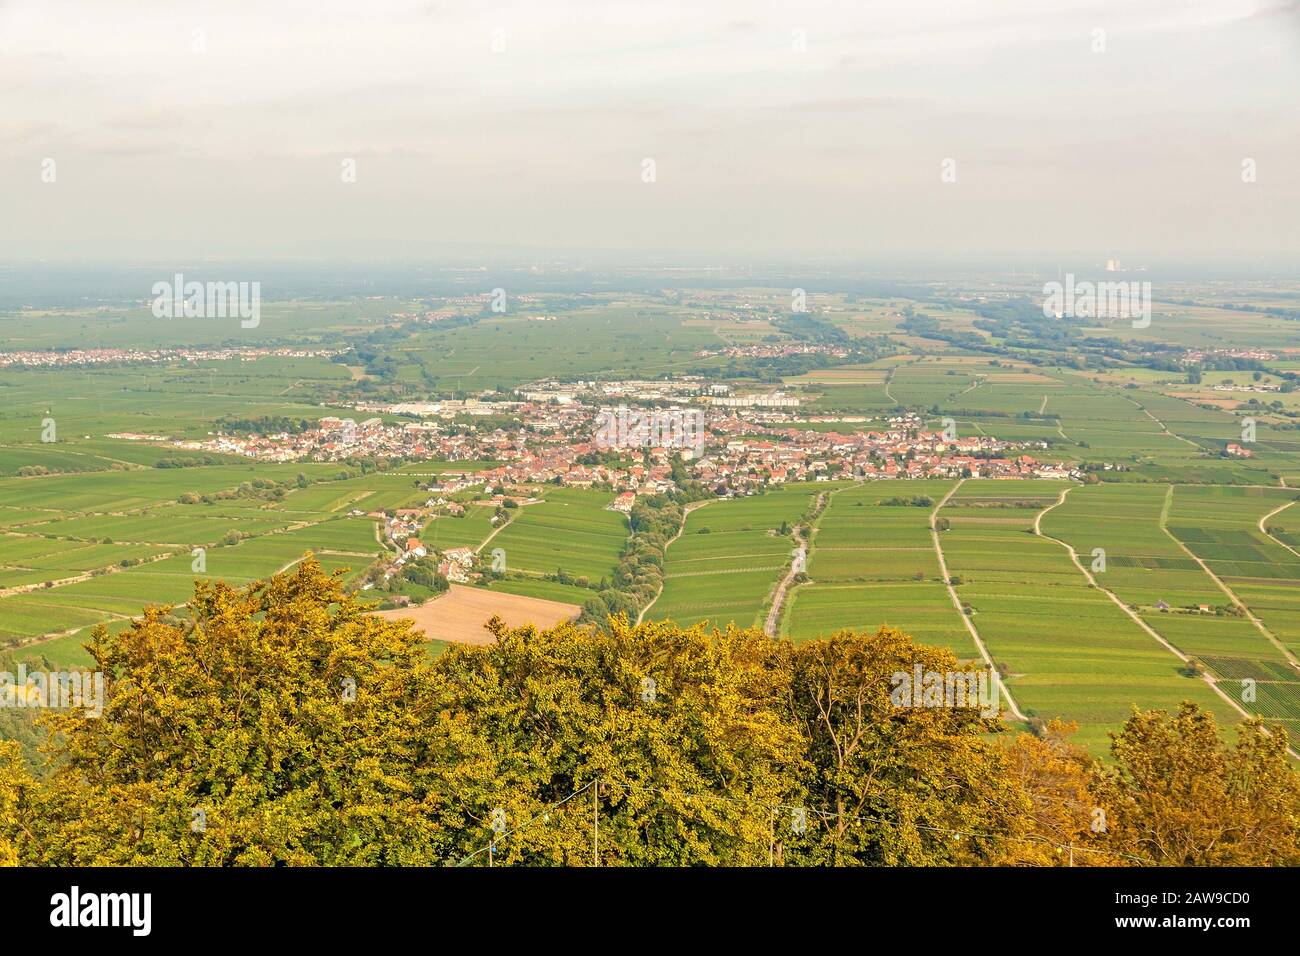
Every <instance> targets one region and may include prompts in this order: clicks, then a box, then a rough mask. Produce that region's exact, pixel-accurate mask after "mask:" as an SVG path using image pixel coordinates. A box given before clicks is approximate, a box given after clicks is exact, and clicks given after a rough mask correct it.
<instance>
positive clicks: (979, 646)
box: [930, 478, 1029, 722]
mask: <svg viewBox="0 0 1300 956" xmlns="http://www.w3.org/2000/svg"><path fill="white" fill-rule="evenodd" d="M965 483H966V479H965V478H962V479H960V480H958V482H957V484H955V485H953V486H952V487H951V488H950V489H948V493H947V494H946V495H944V496H943V500H942V501H940V502H939V503H938V504H937V505H935V506H934V511H932V512H930V537H931V538H933V539H934V553H935V554H936V555H937V556H938V558H939V573H940V574H942V575H943V586H944V587H946V588H947V589H948V597H949V598H951V599H952V606H953V607H954V608H956V609H957V616H958V617H960V618H961V621H962V623H963V624H965V625H966V630H967V631H969V632H970V636H971V640H973V641H974V642H975V648H976V650H978V651H979V652H980V657H982V658H983V659H984V663H985V664H987V665H988V668H989V670H991V671H995V672H996V671H997V665H996V664H994V663H993V658H992V657H991V656H990V655H989V649H988V648H987V647H985V646H984V641H983V639H982V638H981V637H980V632H979V631H977V630H976V629H975V624H974V623H973V622H972V621H971V619H970V615H969V614H967V613H966V612H965V611H963V610H962V609H961V598H959V597H957V589H956V588H954V587H953V586H952V578H951V577H950V576H949V574H948V562H947V561H945V560H944V559H943V546H942V545H941V544H939V532H938V529H936V528H935V526H934V523H935V522H936V521H937V520H939V512H940V511H942V510H943V506H944V505H946V504H947V503H948V499H950V498H951V497H952V496H953V495H955V494H956V493H957V489H958V488H960V487H961V486H962V485H963V484H965ZM998 684H999V685H1000V686H1001V687H1002V693H1003V694H1004V695H1005V696H1006V698H1007V706H1008V707H1009V708H1010V709H1011V713H1012V715H1013V716H1014V717H1015V718H1016V720H1023V721H1026V722H1028V720H1029V718H1028V717H1026V716H1025V715H1024V714H1023V713H1021V711H1020V705H1019V704H1017V703H1016V699H1015V698H1014V697H1012V696H1011V688H1010V687H1008V686H1007V684H1006V681H998Z"/></svg>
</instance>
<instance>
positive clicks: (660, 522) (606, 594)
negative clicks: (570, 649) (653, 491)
mask: <svg viewBox="0 0 1300 956" xmlns="http://www.w3.org/2000/svg"><path fill="white" fill-rule="evenodd" d="M684 520H685V515H684V513H683V508H682V505H681V504H680V503H679V502H678V501H677V500H676V499H675V498H674V497H671V496H668V495H654V496H652V497H650V498H642V499H640V500H639V501H637V502H636V504H634V505H633V506H632V511H631V513H630V514H629V515H628V528H629V529H630V534H629V535H628V539H627V541H626V542H624V544H623V550H622V551H621V552H619V557H618V568H617V569H616V570H615V572H614V580H613V582H612V584H611V585H610V586H608V587H606V588H603V589H602V590H600V591H599V592H598V593H597V594H596V596H595V597H591V598H588V599H587V600H586V601H584V602H583V604H582V614H581V615H580V617H579V621H581V622H582V623H584V624H598V623H602V622H604V620H605V619H606V618H607V617H608V616H609V615H611V614H615V615H617V614H625V615H627V617H629V618H636V617H637V615H638V614H640V613H641V609H642V608H644V607H645V606H646V605H648V604H649V603H650V602H651V601H653V600H654V599H655V596H656V595H657V594H658V593H659V591H660V589H661V588H662V587H663V583H664V557H665V554H666V553H667V549H668V542H669V541H671V540H672V539H673V536H674V535H676V534H677V532H678V531H679V530H680V529H681V527H682V522H683V521H684Z"/></svg>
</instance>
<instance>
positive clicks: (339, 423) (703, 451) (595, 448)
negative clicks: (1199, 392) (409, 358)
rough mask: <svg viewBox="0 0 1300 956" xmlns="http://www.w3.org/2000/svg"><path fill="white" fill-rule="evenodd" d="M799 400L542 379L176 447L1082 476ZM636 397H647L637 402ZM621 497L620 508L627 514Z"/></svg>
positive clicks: (273, 455)
mask: <svg viewBox="0 0 1300 956" xmlns="http://www.w3.org/2000/svg"><path fill="white" fill-rule="evenodd" d="M612 400H618V404H617V405H614V404H611V401H612ZM799 401H800V400H799V398H798V397H795V396H792V395H788V394H786V393H784V392H780V391H775V392H770V393H760V394H757V395H737V394H734V393H733V392H731V390H730V389H729V388H728V387H727V386H717V385H709V384H707V383H705V382H703V381H702V380H698V379H687V380H685V381H681V382H638V381H631V382H610V383H600V384H597V383H585V382H578V383H570V384H568V385H567V386H561V385H560V384H559V383H555V382H542V383H537V384H535V385H532V386H526V387H523V388H521V389H520V390H519V391H518V393H516V395H515V396H514V397H511V398H508V399H506V398H501V397H499V396H497V395H496V394H495V393H488V394H486V395H484V396H482V397H480V398H478V399H458V400H445V401H428V402H405V403H392V404H383V403H368V404H365V405H358V406H357V408H358V411H364V412H371V413H377V414H371V415H370V417H367V418H363V419H361V420H360V421H356V420H354V419H353V418H340V417H337V416H326V417H324V418H321V419H320V420H319V421H318V422H317V423H316V427H314V428H308V429H305V430H303V431H299V432H293V433H290V432H281V433H275V434H225V433H216V434H212V435H210V437H208V438H206V439H202V440H187V441H176V442H172V444H173V445H175V446H176V447H178V448H183V449H186V450H191V451H199V452H210V453H222V454H234V455H241V456H244V457H249V458H255V459H258V460H264V461H278V462H284V461H299V460H311V461H347V460H356V459H362V458H373V459H402V460H412V461H419V460H440V461H451V462H455V461H466V462H470V461H472V462H475V463H488V467H486V468H478V469H477V470H475V471H474V475H475V478H476V480H477V481H478V482H479V483H482V484H488V485H503V486H509V485H521V484H540V483H550V484H556V485H561V486H567V487H577V488H601V489H605V490H609V491H611V492H613V493H616V494H624V493H628V494H631V495H633V496H634V497H635V496H641V495H652V494H658V493H663V492H667V491H670V490H672V488H673V487H674V484H675V481H674V470H673V465H674V461H675V460H680V463H681V467H682V468H683V469H684V471H683V472H681V473H679V474H684V475H685V477H686V478H687V479H692V480H695V481H698V482H700V483H701V484H702V485H704V486H705V487H706V488H707V489H708V490H709V491H710V492H712V493H713V494H715V495H717V496H720V497H726V496H734V495H741V494H750V493H753V492H755V491H757V490H758V489H759V488H761V487H763V486H767V485H780V484H784V483H786V482H796V481H832V480H869V479H908V478H957V477H974V478H1005V479H1016V478H1071V477H1073V478H1079V477H1080V473H1079V472H1077V471H1076V470H1074V469H1073V468H1071V467H1069V466H1067V465H1066V464H1063V463H1061V462H1059V461H1057V462H1052V461H1043V460H1040V458H1039V457H1037V456H1036V455H1035V454H1034V453H1035V452H1037V453H1041V452H1043V451H1047V450H1048V448H1049V446H1048V445H1047V443H1046V442H1042V441H1037V442H1007V441H1002V440H1000V439H998V438H996V437H994V436H990V435H984V434H980V435H968V436H957V435H956V434H955V426H954V427H953V428H950V429H949V430H947V431H942V432H941V431H934V430H931V429H930V428H928V427H927V425H926V422H925V420H924V419H923V418H921V417H920V416H919V415H916V414H915V413H898V414H894V415H890V416H888V417H885V418H883V419H880V420H879V422H878V423H877V422H872V424H875V425H876V427H874V428H871V429H870V430H865V431H864V430H846V431H844V432H840V431H833V430H817V429H810V428H808V427H806V424H807V419H801V418H800V417H799V415H798V406H799ZM634 402H641V403H643V404H631V405H629V403H634ZM644 403H654V404H644ZM663 403H671V404H667V405H665V404H663ZM629 409H630V412H629ZM616 414H617V415H618V416H621V417H620V420H627V419H628V418H629V414H630V417H631V420H638V421H641V422H642V423H643V427H642V428H641V429H640V430H637V429H633V430H631V431H630V432H629V431H627V430H623V431H621V432H619V433H618V434H613V433H607V432H608V429H606V428H603V427H602V423H608V422H609V421H610V420H612V419H613V417H614V416H615V415H616ZM403 418H412V419H418V420H410V421H402V420H400V419H403ZM394 419H397V420H394ZM484 419H489V420H484ZM656 419H671V420H672V421H674V422H675V423H676V424H677V425H678V426H681V425H682V424H683V423H686V424H689V421H688V420H689V419H695V420H698V423H699V425H698V427H696V428H692V429H688V430H687V431H689V432H690V434H689V435H688V434H687V433H686V431H682V429H681V428H680V427H679V428H678V429H677V430H676V431H674V430H672V429H668V428H665V429H663V430H662V431H660V430H658V429H656V428H654V427H649V428H647V427H644V425H645V423H647V422H649V423H650V424H651V425H653V424H654V421H655V420H656ZM801 426H802V427H801ZM149 437H150V438H151V439H157V438H158V437H159V436H149ZM622 502H623V499H618V506H619V507H620V508H624V509H630V504H623V503H622Z"/></svg>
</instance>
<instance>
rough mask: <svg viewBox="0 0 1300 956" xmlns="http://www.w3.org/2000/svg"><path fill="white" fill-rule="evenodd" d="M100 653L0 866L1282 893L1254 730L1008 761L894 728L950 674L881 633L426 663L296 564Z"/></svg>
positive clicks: (544, 635)
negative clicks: (1109, 878)
mask: <svg viewBox="0 0 1300 956" xmlns="http://www.w3.org/2000/svg"><path fill="white" fill-rule="evenodd" d="M191 608H192V620H190V621H188V622H185V623H181V622H178V621H176V620H174V619H172V618H169V617H168V616H167V615H166V614H165V612H164V611H163V610H162V609H151V610H149V611H147V612H146V613H145V615H144V617H143V618H142V619H140V620H138V621H137V622H136V623H135V624H134V625H133V626H132V627H130V628H128V629H126V630H123V631H121V632H119V633H117V634H114V635H110V634H108V633H107V632H106V631H105V630H104V629H102V628H101V629H100V630H99V631H98V632H97V633H96V634H95V636H94V639H93V641H92V643H91V645H90V649H91V652H92V654H93V655H94V657H95V660H96V662H97V666H98V668H99V669H100V670H102V671H103V672H104V674H105V678H106V683H107V694H106V696H107V700H106V703H105V706H104V710H103V715H102V717H101V718H99V719H92V718H87V717H86V716H84V715H82V714H80V713H79V712H59V714H58V715H57V716H54V717H51V718H46V719H47V720H50V721H51V723H52V727H51V728H50V729H51V730H52V731H53V733H52V734H51V736H50V738H49V748H50V749H49V760H50V763H49V765H48V768H47V771H46V773H45V774H44V775H43V776H40V777H35V778H34V777H33V776H31V775H29V774H28V772H27V770H26V769H25V768H24V766H23V762H22V760H21V759H19V757H18V754H17V752H16V751H17V745H16V744H9V745H5V749H4V750H3V755H2V758H0V861H2V862H9V863H25V864H47V865H69V864H103V865H117V864H162V865H170V864H179V865H232V864H255V865H272V864H288V865H308V864H325V865H343V864H357V865H372V864H387V865H419V864H451V863H458V862H469V863H475V862H485V861H486V854H485V852H484V851H485V850H486V848H487V847H488V846H489V845H492V846H493V847H494V851H493V852H494V856H495V860H496V862H498V863H517V864H534V865H566V864H573V865H578V864H588V863H590V862H592V861H593V857H594V856H595V855H596V849H595V847H594V845H593V840H592V829H593V820H595V821H598V823H599V829H600V839H599V850H598V859H599V862H600V863H602V864H610V865H613V864H625V865H685V864H725V865H751V864H753V865H767V864H768V863H769V862H771V863H776V864H787V865H791V864H825V865H854V864H908V865H963V864H1027V865H1063V864H1065V863H1066V862H1068V861H1069V860H1070V858H1071V856H1072V857H1073V861H1074V863H1075V864H1076V865H1080V864H1087V863H1097V864H1101V863H1116V864H1124V863H1134V864H1138V863H1153V864H1295V863H1298V862H1300V829H1298V826H1300V824H1298V820H1300V814H1298V813H1297V810H1298V809H1300V788H1298V785H1297V777H1296V775H1295V774H1294V772H1293V771H1292V770H1291V768H1290V767H1289V766H1288V764H1287V757H1286V752H1285V739H1284V736H1283V735H1282V734H1281V733H1272V734H1270V733H1268V732H1266V731H1265V729H1264V728H1263V727H1261V726H1260V725H1259V724H1258V723H1246V724H1243V725H1242V726H1241V727H1239V728H1238V732H1237V741H1236V743H1235V744H1234V745H1231V746H1228V745H1225V744H1224V743H1222V742H1221V740H1220V735H1219V732H1218V728H1216V726H1215V722H1214V719H1213V718H1212V717H1211V716H1210V715H1208V714H1206V713H1204V712H1202V711H1200V710H1198V709H1197V708H1195V707H1194V706H1192V705H1185V706H1184V707H1183V708H1182V709H1181V710H1180V711H1179V712H1178V713H1176V714H1168V713H1163V712H1150V713H1135V714H1134V715H1133V717H1132V718H1131V719H1130V720H1129V721H1128V722H1127V724H1126V725H1125V726H1124V728H1123V730H1122V731H1121V732H1120V733H1119V734H1118V735H1117V736H1116V738H1115V741H1114V745H1113V757H1114V760H1113V763H1111V764H1109V765H1102V764H1099V763H1097V762H1095V761H1093V760H1091V759H1090V758H1089V757H1087V756H1086V755H1085V754H1084V753H1082V752H1081V751H1079V750H1077V749H1076V748H1074V747H1072V746H1071V745H1070V744H1069V743H1068V740H1067V736H1066V733H1067V730H1068V728H1066V727H1063V726H1061V725H1052V726H1050V727H1047V728H1046V729H1045V730H1044V732H1043V734H1042V735H1041V736H1033V735H1029V734H1021V735H1019V736H1015V737H1014V738H1011V739H1009V740H1007V741H1006V742H1000V740H999V737H1008V736H1009V735H999V734H998V733H997V731H998V730H999V726H1000V725H999V723H998V722H997V721H996V720H992V719H987V718H985V717H982V716H980V714H979V713H978V712H977V711H976V710H973V709H965V708H954V707H898V706H894V704H893V703H892V702H891V700H890V693H891V690H892V687H893V681H892V675H894V674H895V673H897V672H899V671H904V672H911V671H912V668H913V667H914V666H915V665H920V666H921V667H922V669H923V670H927V671H939V672H947V671H955V670H959V668H958V664H957V661H956V660H955V659H954V658H953V656H952V655H951V654H950V653H948V652H947V651H944V650H938V649H934V648H929V647H925V646H921V645H917V644H914V643H913V642H912V641H911V639H910V638H908V637H907V636H906V635H904V634H901V633H899V632H898V631H896V630H892V629H888V628H886V629H882V630H881V631H879V632H878V633H875V634H869V635H867V634H852V633H847V632H846V633H842V634H840V635H837V636H835V637H833V638H831V639H828V640H819V641H809V642H806V643H803V644H800V645H797V646H796V645H793V644H791V643H789V642H787V641H780V640H773V639H771V638H768V637H766V636H765V635H764V634H762V633H761V632H760V631H758V630H755V629H737V628H734V627H733V628H730V629H728V630H727V631H725V632H716V631H707V630H705V629H703V628H702V627H694V628H691V629H687V630H682V629H680V628H678V627H676V626H674V625H672V624H670V623H653V624H645V625H641V626H636V627H633V626H630V625H628V623H627V622H626V621H625V620H622V619H614V620H611V621H609V622H607V623H606V625H605V626H602V627H585V626H578V625H574V624H563V625H560V626H558V627H555V628H553V629H550V630H537V629H534V628H532V627H527V628H521V629H514V630H511V629H508V628H506V627H505V626H504V625H502V624H501V623H500V621H494V622H493V624H492V629H493V632H494V634H495V636H496V640H495V642H494V643H493V644H492V645H490V646H487V647H482V648H468V647H456V648H452V649H450V650H448V651H447V652H446V653H444V654H443V655H441V656H440V657H439V658H437V659H436V660H432V661H431V660H429V659H428V657H427V655H426V654H425V652H424V650H423V648H422V646H421V643H420V641H421V638H422V635H420V634H418V633H414V632H412V631H411V630H410V628H409V625H408V624H406V623H405V622H390V621H385V620H382V619H379V618H376V617H374V616H373V615H370V614H367V613H366V612H365V608H364V606H362V605H360V604H359V603H357V602H356V601H355V600H354V599H352V598H351V597H349V596H348V595H346V594H344V593H343V590H342V588H341V587H340V586H339V582H338V580H337V579H335V578H331V577H328V576H325V575H324V574H322V573H321V572H320V570H319V568H318V566H316V565H315V564H314V563H313V562H312V561H310V560H308V561H304V562H303V563H302V564H300V565H299V566H298V567H297V568H296V569H295V570H294V571H293V572H291V573H289V574H286V575H282V576H277V577H275V578H273V579H271V580H269V581H266V582H261V583H258V584H255V585H252V586H249V587H247V588H243V589H232V588H230V587H228V586H226V585H224V584H221V583H216V584H208V583H202V582H200V583H199V584H198V585H197V586H196V590H195V595H194V601H193V603H192V605H191Z"/></svg>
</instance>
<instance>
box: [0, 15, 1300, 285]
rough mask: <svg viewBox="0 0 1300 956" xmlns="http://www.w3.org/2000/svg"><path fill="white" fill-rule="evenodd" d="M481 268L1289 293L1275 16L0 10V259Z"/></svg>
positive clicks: (1289, 168) (1289, 181)
mask: <svg viewBox="0 0 1300 956" xmlns="http://www.w3.org/2000/svg"><path fill="white" fill-rule="evenodd" d="M1099 31H1101V32H1099ZM801 39H802V40H803V41H804V42H803V43H801V42H800V41H801ZM1099 46H1102V47H1104V50H1103V51H1101V52H1098V50H1097V48H1098V47H1099ZM347 159H352V160H355V164H356V182H353V183H345V182H343V181H342V180H343V176H342V172H343V162H344V160H347ZM645 159H653V160H654V163H655V175H656V181H655V182H653V183H647V182H643V160H645ZM945 159H952V160H954V161H955V174H956V181H955V182H944V181H943V177H942V173H943V170H944V166H943V163H944V160H945ZM1247 159H1250V160H1253V161H1254V163H1255V168H1256V178H1257V181H1255V182H1253V183H1245V182H1243V181H1242V164H1243V161H1244V160H1247ZM47 160H53V161H54V167H53V169H54V176H55V178H54V182H44V181H42V173H43V170H48V169H49V166H48V164H47V163H46V161H47ZM47 178H48V174H47ZM425 243H428V244H441V245H431V246H427V247H426V246H423V245H417V244H425ZM483 244H500V245H502V246H508V247H525V248H530V249H536V250H538V254H539V255H543V254H544V255H551V256H560V255H564V254H565V253H566V252H567V251H570V250H589V249H601V250H610V251H613V252H626V253H627V254H628V256H627V258H628V260H629V261H636V259H637V257H638V256H641V255H656V256H668V257H670V258H672V257H679V258H680V259H681V260H683V261H688V262H691V263H700V262H719V263H721V262H743V261H746V260H762V259H772V258H796V259H797V258H815V257H829V258H833V259H837V260H845V261H861V262H862V263H863V264H870V263H872V262H876V261H890V260H902V259H909V258H910V259H927V260H936V261H937V260H947V259H952V260H960V261H987V260H989V259H998V260H1002V259H1005V260H1006V261H1007V262H1008V263H1013V262H1014V263H1020V264H1021V265H1023V266H1031V265H1037V266H1051V265H1055V264H1057V263H1059V262H1060V261H1061V260H1062V258H1063V257H1064V258H1066V259H1067V260H1069V261H1071V262H1074V261H1076V260H1077V261H1079V262H1085V261H1086V262H1098V261H1101V260H1103V259H1105V258H1107V257H1112V256H1114V257H1119V258H1121V259H1124V260H1126V261H1129V262H1135V263H1136V262H1143V263H1145V262H1151V263H1157V262H1170V261H1177V260H1184V261H1187V260H1192V261H1199V262H1220V261H1221V262H1224V263H1228V262H1239V261H1242V260H1248V261H1250V260H1253V261H1257V262H1269V263H1291V264H1293V265H1294V264H1296V263H1298V262H1300V0H1050V2H1049V0H889V2H879V0H875V2H872V0H860V2H830V3H822V2H809V0H799V2H767V0H715V2H708V0H693V2H674V0H654V2H635V3H634V2H619V0H568V2H560V0H531V2H520V3H500V4H498V3H475V2H472V0H446V2H416V0H355V2H342V0H310V2H307V0H213V2H192V0H82V2H80V3H75V2H64V0H0V256H4V257H6V258H12V257H28V256H86V255H89V256H108V257H112V256H119V255H121V256H128V255H148V256H157V255H169V254H178V255H179V254H185V255H191V254H210V255H234V256H295V255H318V254H322V253H325V254H340V255H346V256H349V257H357V258H369V257H371V256H393V255H401V254H404V253H408V252H409V253H412V254H414V253H417V252H420V251H421V250H424V249H435V250H436V249H446V250H457V249H460V248H462V247H478V246H481V245H483Z"/></svg>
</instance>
